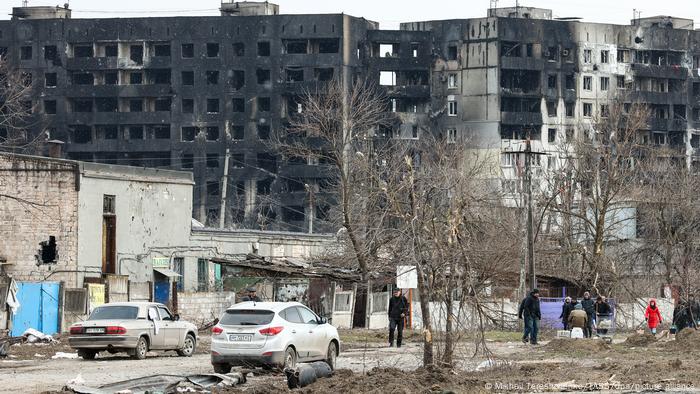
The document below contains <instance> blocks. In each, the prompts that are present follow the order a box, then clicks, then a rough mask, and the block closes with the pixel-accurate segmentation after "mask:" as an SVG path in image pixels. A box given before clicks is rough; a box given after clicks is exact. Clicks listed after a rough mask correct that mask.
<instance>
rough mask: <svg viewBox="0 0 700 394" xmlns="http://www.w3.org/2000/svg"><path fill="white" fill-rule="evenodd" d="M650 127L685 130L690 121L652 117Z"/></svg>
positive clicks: (662, 129) (661, 129)
mask: <svg viewBox="0 0 700 394" xmlns="http://www.w3.org/2000/svg"><path fill="white" fill-rule="evenodd" d="M649 128H650V129H651V130H652V131H685V130H686V129H687V128H688V122H687V121H686V120H683V119H658V118H651V119H650V120H649Z"/></svg>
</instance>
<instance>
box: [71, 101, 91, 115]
mask: <svg viewBox="0 0 700 394" xmlns="http://www.w3.org/2000/svg"><path fill="white" fill-rule="evenodd" d="M73 112H92V99H73Z"/></svg>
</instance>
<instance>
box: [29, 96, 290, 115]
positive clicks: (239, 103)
mask: <svg viewBox="0 0 700 394" xmlns="http://www.w3.org/2000/svg"><path fill="white" fill-rule="evenodd" d="M245 101H246V100H245V99H243V98H238V97H237V98H233V99H231V111H232V112H233V113H244V112H245V107H246V106H245ZM69 102H70V110H71V111H72V112H94V111H97V112H170V111H171V108H172V99H171V98H170V97H161V98H132V99H121V100H120V99H117V98H116V97H105V98H95V99H93V98H83V99H81V98H75V99H70V100H69ZM255 102H256V103H257V110H258V111H261V112H270V110H271V108H272V105H271V99H270V97H258V98H257V99H256V101H255ZM30 103H31V102H30ZM220 103H221V100H219V99H217V98H209V99H206V112H207V113H210V114H217V113H220V112H221V105H220ZM120 104H121V105H120ZM181 105H182V106H181V108H182V113H185V114H193V113H195V100H194V99H191V98H183V99H182V101H181ZM300 105H301V104H297V105H296V106H295V107H294V108H293V109H294V110H295V111H296V112H301V109H300ZM44 107H45V113H47V114H55V113H56V100H44ZM49 109H50V111H49Z"/></svg>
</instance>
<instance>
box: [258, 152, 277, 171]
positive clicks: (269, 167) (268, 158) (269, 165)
mask: <svg viewBox="0 0 700 394" xmlns="http://www.w3.org/2000/svg"><path fill="white" fill-rule="evenodd" d="M257 164H258V167H260V168H262V169H263V170H265V171H268V172H271V173H277V157H275V156H274V155H272V154H270V153H258V155H257Z"/></svg>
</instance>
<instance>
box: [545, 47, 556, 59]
mask: <svg viewBox="0 0 700 394" xmlns="http://www.w3.org/2000/svg"><path fill="white" fill-rule="evenodd" d="M545 57H546V58H547V61H550V62H556V61H558V60H559V47H549V48H547V51H546V52H545Z"/></svg>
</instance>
